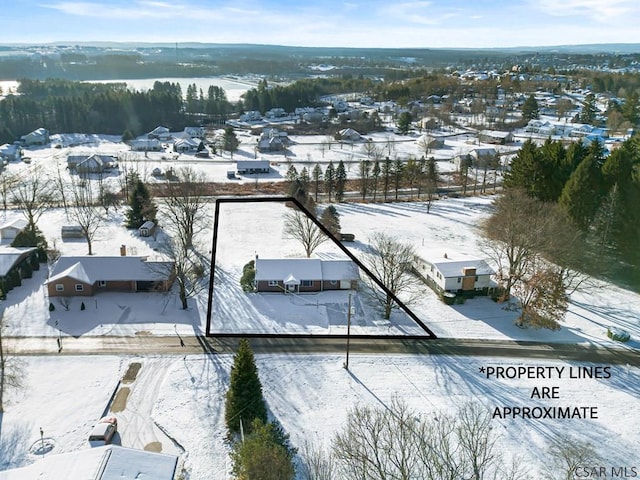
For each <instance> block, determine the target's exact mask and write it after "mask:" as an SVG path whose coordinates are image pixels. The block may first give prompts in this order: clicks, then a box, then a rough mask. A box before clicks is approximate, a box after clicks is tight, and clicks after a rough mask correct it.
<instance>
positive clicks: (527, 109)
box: [522, 94, 540, 120]
mask: <svg viewBox="0 0 640 480" xmlns="http://www.w3.org/2000/svg"><path fill="white" fill-rule="evenodd" d="M539 116H540V109H539V108H538V101H537V100H536V97H535V96H534V95H533V94H531V95H529V98H527V99H526V100H525V101H524V103H523V104H522V118H524V119H525V120H533V119H535V118H538V117H539Z"/></svg>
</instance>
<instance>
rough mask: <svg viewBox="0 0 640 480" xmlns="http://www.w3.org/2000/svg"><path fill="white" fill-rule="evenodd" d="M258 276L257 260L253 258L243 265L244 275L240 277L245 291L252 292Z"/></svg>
mask: <svg viewBox="0 0 640 480" xmlns="http://www.w3.org/2000/svg"><path fill="white" fill-rule="evenodd" d="M255 278H256V262H255V261H254V260H251V261H250V262H249V263H247V264H246V265H245V266H244V267H242V277H240V286H242V290H243V291H245V292H252V291H253V288H254V280H255Z"/></svg>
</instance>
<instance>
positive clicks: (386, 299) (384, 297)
mask: <svg viewBox="0 0 640 480" xmlns="http://www.w3.org/2000/svg"><path fill="white" fill-rule="evenodd" d="M369 249H370V252H369V254H368V255H367V257H366V263H367V266H368V268H369V269H370V270H371V272H372V273H373V274H374V275H375V276H376V277H378V279H380V281H381V282H382V283H383V284H384V285H385V286H386V287H387V288H388V289H389V290H390V291H391V293H393V294H394V295H395V296H399V295H403V296H404V297H406V299H403V301H404V303H411V301H413V300H415V298H416V296H417V294H418V287H419V286H420V282H419V281H418V279H417V278H416V277H415V276H413V275H412V274H411V273H410V271H411V267H412V265H413V264H414V263H415V258H416V253H415V251H414V249H413V247H412V246H411V245H409V244H405V243H402V242H401V241H399V240H398V239H397V238H394V237H392V236H390V235H388V234H386V233H376V234H374V235H372V236H371V237H370V239H369ZM365 282H366V283H367V284H368V285H369V286H370V287H371V291H372V292H373V295H374V297H375V298H376V300H377V301H378V302H379V303H380V305H381V306H382V308H383V309H384V318H386V319H389V318H390V317H391V310H392V309H393V307H394V306H395V301H394V300H393V297H391V296H390V295H388V294H387V293H385V292H384V291H382V290H380V289H379V288H378V286H377V285H376V284H375V283H373V282H372V281H371V280H368V279H366V280H365Z"/></svg>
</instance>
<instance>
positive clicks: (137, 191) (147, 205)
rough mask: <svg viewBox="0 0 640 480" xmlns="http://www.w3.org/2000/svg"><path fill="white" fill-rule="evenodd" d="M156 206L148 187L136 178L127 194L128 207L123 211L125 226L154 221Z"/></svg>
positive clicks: (137, 225) (136, 226)
mask: <svg viewBox="0 0 640 480" xmlns="http://www.w3.org/2000/svg"><path fill="white" fill-rule="evenodd" d="M157 212H158V207H157V206H156V205H155V203H154V202H153V201H152V200H151V195H150V194H149V189H148V188H147V186H146V185H145V184H144V183H142V181H141V180H139V179H137V180H136V183H135V185H134V186H133V189H132V190H131V194H130V195H129V209H128V210H127V212H126V213H125V217H126V222H125V225H126V226H127V228H138V227H139V226H140V225H142V224H143V223H144V222H145V221H147V220H151V221H155V219H156V214H157Z"/></svg>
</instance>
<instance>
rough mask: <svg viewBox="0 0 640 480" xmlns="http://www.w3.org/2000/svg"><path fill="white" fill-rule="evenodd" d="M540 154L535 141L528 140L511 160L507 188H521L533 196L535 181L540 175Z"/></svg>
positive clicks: (505, 184) (507, 174) (505, 180)
mask: <svg viewBox="0 0 640 480" xmlns="http://www.w3.org/2000/svg"><path fill="white" fill-rule="evenodd" d="M539 166H540V153H539V151H538V147H537V146H536V144H535V143H533V140H531V139H528V140H526V141H525V142H524V144H523V145H522V148H520V150H519V151H518V153H517V154H516V156H515V157H513V159H512V160H511V168H510V170H509V171H508V172H507V173H506V174H505V176H504V186H505V188H519V189H521V190H523V191H524V192H526V193H527V195H531V196H533V191H534V185H533V182H534V179H535V178H536V177H537V175H538V169H539Z"/></svg>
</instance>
